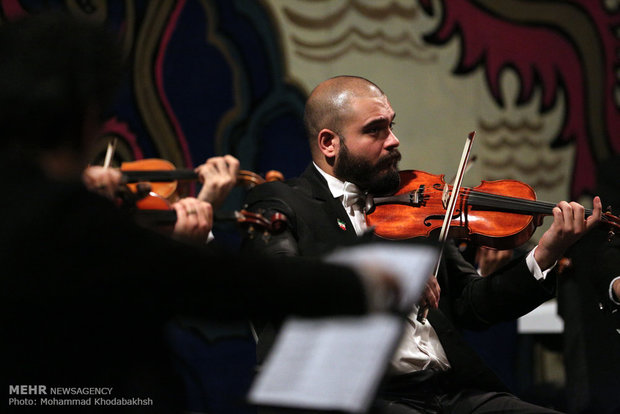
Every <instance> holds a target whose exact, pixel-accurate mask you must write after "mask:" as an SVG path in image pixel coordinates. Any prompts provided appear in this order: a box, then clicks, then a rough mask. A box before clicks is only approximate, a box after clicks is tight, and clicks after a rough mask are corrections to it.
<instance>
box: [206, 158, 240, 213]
mask: <svg viewBox="0 0 620 414" xmlns="http://www.w3.org/2000/svg"><path fill="white" fill-rule="evenodd" d="M195 171H196V173H197V174H198V175H199V177H200V181H201V182H202V188H201V189H200V193H199V194H198V199H199V200H202V201H206V202H208V203H210V204H211V205H212V206H213V209H214V210H217V209H218V208H220V207H221V205H222V204H223V203H224V200H226V197H228V194H229V193H230V190H232V188H233V187H234V186H235V184H236V183H237V175H238V174H239V160H237V159H236V158H235V157H233V156H232V155H225V156H223V157H213V158H209V159H208V160H207V162H205V163H204V164H202V165H200V166H198V167H196V169H195Z"/></svg>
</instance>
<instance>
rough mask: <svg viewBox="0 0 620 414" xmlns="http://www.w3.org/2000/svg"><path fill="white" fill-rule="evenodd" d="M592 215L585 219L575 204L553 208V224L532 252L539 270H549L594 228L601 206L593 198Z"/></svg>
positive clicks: (579, 206) (583, 211) (582, 210)
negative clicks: (567, 250)
mask: <svg viewBox="0 0 620 414" xmlns="http://www.w3.org/2000/svg"><path fill="white" fill-rule="evenodd" d="M593 206H594V208H593V210H592V215H590V216H589V217H588V218H587V219H586V217H585V208H584V207H583V206H582V205H581V204H578V203H576V202H571V203H568V202H566V201H561V202H560V203H558V205H557V206H555V207H554V208H553V223H552V224H551V227H550V228H549V229H548V230H547V231H546V232H545V233H544V234H543V236H542V237H541V238H540V241H539V242H538V247H537V248H536V251H535V252H534V258H535V259H536V262H537V263H538V265H539V266H540V268H541V270H543V271H544V270H546V269H549V268H550V267H551V266H553V264H554V263H556V262H557V261H558V260H560V259H561V258H562V256H563V255H564V252H565V251H566V249H568V248H569V247H570V246H571V245H572V244H573V243H575V242H576V241H577V240H579V239H580V238H581V236H583V235H584V234H586V233H587V232H588V231H589V230H590V229H591V228H593V227H594V226H596V225H597V224H598V222H599V221H600V219H601V214H602V210H603V208H602V204H601V199H600V198H599V197H594V200H593Z"/></svg>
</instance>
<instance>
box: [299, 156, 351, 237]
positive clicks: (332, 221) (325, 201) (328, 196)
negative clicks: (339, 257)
mask: <svg viewBox="0 0 620 414" xmlns="http://www.w3.org/2000/svg"><path fill="white" fill-rule="evenodd" d="M302 177H304V178H305V179H306V180H307V181H308V183H309V184H310V189H311V191H312V197H313V198H314V200H316V201H317V202H319V203H321V206H322V208H323V212H324V213H325V214H326V216H327V217H329V218H328V221H327V223H324V224H327V229H326V230H328V231H329V233H330V234H332V235H334V237H336V238H337V242H338V243H339V244H340V243H350V242H354V241H355V240H357V233H356V232H355V228H354V227H353V223H351V219H350V218H349V215H348V214H347V212H346V210H345V209H344V207H343V206H342V203H341V202H340V200H338V199H336V198H334V196H333V195H332V193H331V192H330V191H329V186H328V185H327V181H325V178H323V176H322V175H321V173H319V172H318V171H317V170H316V167H314V165H313V164H310V165H309V166H308V168H306V170H305V171H304V173H303V174H302Z"/></svg>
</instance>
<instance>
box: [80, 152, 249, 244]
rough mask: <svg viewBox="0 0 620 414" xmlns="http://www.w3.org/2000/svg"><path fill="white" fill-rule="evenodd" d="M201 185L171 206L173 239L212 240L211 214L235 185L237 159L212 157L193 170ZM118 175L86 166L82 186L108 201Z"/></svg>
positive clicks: (119, 177)
mask: <svg viewBox="0 0 620 414" xmlns="http://www.w3.org/2000/svg"><path fill="white" fill-rule="evenodd" d="M195 171H196V173H197V174H198V177H199V180H200V181H201V183H202V187H201V189H200V191H199V193H198V195H197V197H183V198H181V199H180V200H178V201H176V202H174V203H172V204H171V208H172V209H174V211H175V212H176V221H175V223H174V226H173V229H172V235H173V236H174V237H175V238H179V239H184V240H187V241H192V242H197V243H204V242H205V241H209V240H211V239H212V238H213V234H212V229H213V217H214V215H213V212H214V211H215V210H217V209H218V208H219V207H220V206H221V205H222V204H223V202H224V201H225V200H226V197H227V196H228V194H229V193H230V191H231V190H232V188H233V187H234V186H235V184H236V182H237V176H238V173H239V160H237V159H236V158H235V157H233V156H232V155H225V156H222V157H212V158H209V159H207V161H206V162H205V163H204V164H201V165H200V166H198V167H196V169H195ZM122 179H123V176H122V173H121V171H119V170H118V169H115V168H104V167H100V166H90V167H88V168H86V170H85V171H84V173H83V180H84V183H85V184H86V186H87V187H88V188H89V189H90V190H92V191H95V192H98V193H100V194H101V195H104V196H106V197H108V198H111V199H113V198H115V197H116V194H117V190H118V189H119V187H120V186H121V183H122Z"/></svg>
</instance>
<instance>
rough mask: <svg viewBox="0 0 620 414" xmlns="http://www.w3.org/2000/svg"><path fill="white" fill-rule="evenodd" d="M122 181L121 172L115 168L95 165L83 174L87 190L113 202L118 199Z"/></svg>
mask: <svg viewBox="0 0 620 414" xmlns="http://www.w3.org/2000/svg"><path fill="white" fill-rule="evenodd" d="M121 180H122V174H121V172H120V171H118V170H117V169H113V168H105V167H101V166H98V165H95V166H89V167H87V168H86V169H85V170H84V171H83V172H82V181H83V182H84V185H85V186H86V188H87V189H89V190H90V191H92V192H95V193H97V194H99V195H102V196H104V197H107V198H109V199H111V200H114V199H115V198H116V194H117V190H118V188H119V187H120V185H121Z"/></svg>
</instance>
